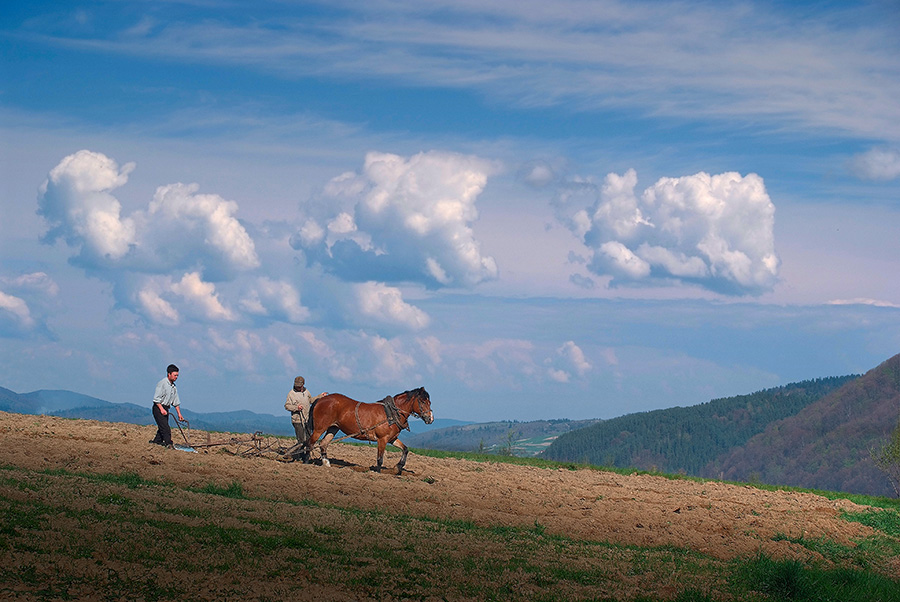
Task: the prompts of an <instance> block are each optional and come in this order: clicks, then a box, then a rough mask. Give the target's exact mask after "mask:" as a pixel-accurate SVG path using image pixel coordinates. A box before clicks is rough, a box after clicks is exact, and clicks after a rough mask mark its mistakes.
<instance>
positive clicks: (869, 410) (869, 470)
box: [708, 355, 900, 496]
mask: <svg viewBox="0 0 900 602" xmlns="http://www.w3.org/2000/svg"><path fill="white" fill-rule="evenodd" d="M898 414H900V355H896V356H894V357H892V358H891V359H889V360H887V361H885V362H883V363H882V364H881V365H879V366H878V367H876V368H873V369H872V370H870V371H869V372H867V373H866V374H865V375H864V376H862V377H860V378H858V379H856V380H854V381H853V382H850V383H847V384H846V385H845V386H843V387H841V388H840V389H839V390H837V391H835V392H833V393H831V394H830V395H828V396H826V397H825V398H823V399H822V400H820V401H818V402H816V403H815V404H812V405H809V406H807V407H806V408H804V409H803V410H801V411H800V412H798V413H797V414H796V415H795V416H791V417H790V418H786V419H785V420H781V421H778V422H774V423H772V424H770V425H769V426H768V427H767V428H766V430H765V431H764V432H763V433H760V434H759V435H757V436H755V437H753V438H752V439H751V440H750V441H749V442H747V444H746V445H745V446H743V447H741V448H736V449H734V450H732V451H730V452H729V453H728V454H726V455H725V456H724V457H722V458H720V459H719V460H718V461H717V462H715V463H714V465H712V466H710V467H709V469H708V472H711V473H713V474H715V475H720V474H721V475H723V476H724V477H725V478H726V479H731V480H739V481H748V480H754V481H760V482H763V483H769V484H779V485H794V486H798V487H809V488H813V489H829V490H837V491H849V492H853V493H868V494H873V495H884V496H892V495H894V491H893V488H892V487H891V486H890V482H889V480H888V479H887V477H886V475H885V474H884V473H882V472H881V471H880V470H879V469H878V468H877V467H876V466H875V464H874V462H873V461H872V458H871V455H870V450H871V449H873V448H874V449H880V448H881V447H883V446H884V444H885V443H887V441H888V439H889V437H890V433H891V432H892V431H893V430H894V429H895V428H897V426H898V422H897V421H898Z"/></svg>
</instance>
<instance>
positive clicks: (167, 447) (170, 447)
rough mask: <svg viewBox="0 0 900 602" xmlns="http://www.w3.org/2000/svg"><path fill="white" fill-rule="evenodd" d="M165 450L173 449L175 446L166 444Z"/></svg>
mask: <svg viewBox="0 0 900 602" xmlns="http://www.w3.org/2000/svg"><path fill="white" fill-rule="evenodd" d="M166 449H175V446H174V445H172V444H171V443H166Z"/></svg>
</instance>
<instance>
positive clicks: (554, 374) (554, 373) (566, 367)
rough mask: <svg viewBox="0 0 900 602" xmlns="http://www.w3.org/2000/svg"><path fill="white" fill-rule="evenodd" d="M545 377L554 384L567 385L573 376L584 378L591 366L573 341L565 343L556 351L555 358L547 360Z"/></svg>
mask: <svg viewBox="0 0 900 602" xmlns="http://www.w3.org/2000/svg"><path fill="white" fill-rule="evenodd" d="M544 363H545V364H547V376H549V377H550V379H551V380H555V381H556V382H561V383H567V382H569V381H570V380H571V378H572V376H573V375H576V376H578V377H583V376H585V375H586V374H587V373H588V372H590V371H591V369H592V368H593V366H592V365H591V363H590V362H589V361H587V359H586V358H585V356H584V351H582V350H581V347H579V346H578V345H576V344H575V341H566V342H565V343H563V345H562V346H561V347H559V348H558V349H557V350H556V354H555V357H551V358H547V360H546V361H545V362H544Z"/></svg>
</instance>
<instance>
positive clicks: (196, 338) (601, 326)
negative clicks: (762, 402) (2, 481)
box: [0, 0, 900, 421]
mask: <svg viewBox="0 0 900 602" xmlns="http://www.w3.org/2000/svg"><path fill="white" fill-rule="evenodd" d="M898 29H900V8H898V5H897V4H896V3H895V2H860V3H855V2H828V3H820V2H819V3H791V4H790V6H784V5H783V4H782V3H772V2H743V3H735V4H730V3H729V4H723V3H718V2H612V1H604V0H600V1H596V2H587V1H583V0H577V1H576V0H561V1H559V2H552V3H547V2H530V1H517V2H498V3H484V2H470V1H466V0H463V1H453V2H441V1H435V2H402V1H380V0H375V1H372V2H365V3H360V2H341V1H329V2H289V1H278V2H276V1H268V2H267V1H262V2H257V3H254V4H253V8H247V5H246V4H245V3H242V2H206V1H201V0H193V1H192V0H181V1H166V0H158V1H155V2H144V1H134V2H127V1H107V2H79V1H77V0H76V1H73V2H67V3H59V2H27V3H17V4H15V5H11V6H8V7H4V9H3V11H2V12H0V61H2V62H0V153H2V156H0V170H2V171H0V259H2V264H0V386H3V387H6V388H9V389H12V390H15V391H18V392H26V391H32V390H36V389H69V390H74V391H78V392H81V393H85V394H88V395H93V396H96V397H100V398H103V399H107V400H110V401H117V402H126V401H127V402H132V403H140V404H147V405H148V406H149V400H150V397H151V395H152V391H153V386H154V385H155V382H156V381H157V380H158V379H159V378H161V377H162V376H163V373H164V371H165V366H166V365H167V364H169V363H170V362H174V363H176V364H178V365H179V366H180V367H181V370H182V373H181V378H180V380H179V388H180V390H181V396H182V400H183V403H184V405H185V407H186V408H189V409H193V410H196V411H219V410H236V409H249V410H253V411H257V412H266V413H272V414H279V413H280V412H283V409H282V404H283V403H284V397H285V395H286V394H287V392H288V390H289V389H290V386H291V384H292V382H293V378H294V376H296V375H297V374H302V375H304V376H305V377H306V380H307V383H308V384H309V386H310V388H311V389H312V391H313V392H314V393H318V392H320V391H338V392H342V393H346V394H348V395H351V396H353V397H356V398H358V399H362V400H375V399H380V398H382V397H383V396H384V395H386V394H389V393H398V392H401V391H404V390H406V389H411V388H414V387H418V386H425V387H426V389H428V391H429V392H430V393H431V395H432V399H433V407H434V410H435V412H436V415H437V416H438V417H442V418H455V419H460V420H471V421H487V420H499V419H518V420H533V419H542V418H571V419H580V418H594V417H599V418H609V417H613V416H618V415H622V414H626V413H631V412H638V411H645V410H651V409H656V408H665V407H672V406H676V405H682V406H683V405H693V404H697V403H703V402H705V401H708V400H709V399H712V398H716V397H724V396H730V395H736V394H741V393H749V392H752V391H756V390H759V389H763V388H767V387H773V386H778V385H782V384H787V383H789V382H794V381H797V380H803V379H809V378H817V377H825V376H836V375H844V374H850V373H858V372H864V371H866V370H868V369H870V368H872V367H874V366H876V365H878V364H879V363H880V362H882V361H884V360H885V359H887V358H889V357H891V356H893V355H895V354H896V353H898V352H900V279H898V277H897V275H898V274H900V237H898V236H897V231H898V227H900V102H898V100H897V99H898V98H900V40H898V39H897V36H896V31H898Z"/></svg>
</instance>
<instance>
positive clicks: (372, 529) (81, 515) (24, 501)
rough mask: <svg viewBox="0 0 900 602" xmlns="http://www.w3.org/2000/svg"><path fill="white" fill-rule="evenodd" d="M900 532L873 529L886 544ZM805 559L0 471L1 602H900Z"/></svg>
mask: <svg viewBox="0 0 900 602" xmlns="http://www.w3.org/2000/svg"><path fill="white" fill-rule="evenodd" d="M855 518H859V519H860V520H861V521H862V520H870V521H873V522H877V521H883V517H881V516H875V515H873V516H871V517H855ZM895 518H896V517H894V518H890V519H889V520H888V522H886V523H882V522H878V524H880V525H882V526H881V529H883V530H884V531H885V536H884V537H885V538H886V539H887V538H890V537H893V536H890V535H888V534H887V533H888V532H889V531H891V532H893V531H892V530H893V529H895V527H896V524H895V523H894V522H891V521H894V520H895ZM894 539H896V538H895V537H894ZM799 543H804V542H799ZM806 544H808V545H811V546H817V547H818V548H817V551H820V552H821V553H823V554H824V555H825V556H826V561H825V562H823V563H821V565H818V564H817V565H805V564H802V563H799V562H796V561H774V560H771V559H769V558H767V557H764V556H758V557H754V558H749V559H743V560H736V561H731V562H727V561H722V560H718V559H716V558H713V557H710V556H707V555H704V554H702V553H699V552H695V551H691V550H687V549H683V548H676V547H671V546H665V547H656V548H642V547H637V546H625V545H614V544H610V543H604V542H595V541H583V540H577V539H572V538H568V537H563V536H558V535H552V534H548V533H547V531H546V529H545V528H544V527H543V525H541V524H539V523H537V522H535V523H534V525H531V526H528V527H508V526H486V527H483V526H478V525H476V524H475V523H474V522H471V521H460V520H445V519H438V518H430V517H420V516H409V515H400V514H391V513H389V512H384V511H378V510H361V509H357V508H352V507H351V508H345V507H338V506H329V505H324V504H319V503H316V502H311V501H308V500H300V501H283V500H266V499H253V498H249V497H247V496H246V495H245V494H244V492H243V489H242V487H241V486H240V484H239V483H236V482H235V483H232V484H230V485H226V486H222V485H215V484H210V485H207V486H206V487H203V488H200V489H197V488H189V487H180V486H176V485H173V484H171V483H166V482H156V481H152V480H146V479H142V478H140V477H137V476H136V475H134V474H129V473H122V474H118V475H115V474H106V475H93V474H84V473H79V474H72V473H68V472H65V471H53V472H52V473H51V472H38V471H30V470H26V469H18V468H16V469H9V468H5V469H0V597H4V596H5V595H12V594H13V593H15V595H17V596H22V595H24V596H25V597H26V598H28V599H34V600H56V599H80V598H91V599H100V600H120V599H138V598H140V599H144V600H165V599H184V600H191V599H193V600H202V599H225V598H229V599H230V598H234V599H268V600H282V599H292V598H297V597H300V596H301V595H302V596H303V597H310V596H316V597H325V598H331V599H337V598H347V599H357V598H372V599H409V600H425V599H447V600H453V599H479V600H498V601H505V600H521V599H529V600H542V601H545V602H553V601H564V600H627V601H629V602H630V601H634V602H638V601H645V600H677V601H679V602H689V601H706V600H719V599H726V598H727V599H739V600H748V601H762V600H842V601H843V600H846V601H848V602H853V601H855V600H865V601H866V602H874V601H887V602H891V601H893V600H898V598H897V597H896V594H893V593H891V592H894V591H897V592H900V583H897V582H895V581H891V580H890V579H889V578H887V577H884V576H883V575H881V574H879V573H877V572H876V571H873V570H869V569H868V568H867V567H863V566H860V565H856V566H854V565H853V563H852V562H851V563H848V562H847V558H845V557H844V556H843V555H845V554H846V550H845V549H837V548H835V547H833V546H832V545H831V544H829V543H828V542H827V540H816V541H813V542H805V544H804V545H806ZM870 553H871V554H872V555H873V557H875V556H874V555H877V554H882V556H881V558H884V556H883V555H886V554H896V553H897V551H896V549H895V548H894V549H891V548H882V549H881V550H880V551H879V550H876V549H874V548H873V549H872V550H871V551H870ZM160 566H164V567H166V568H165V569H164V570H159V569H158V567H160ZM891 596H894V597H891Z"/></svg>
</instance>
